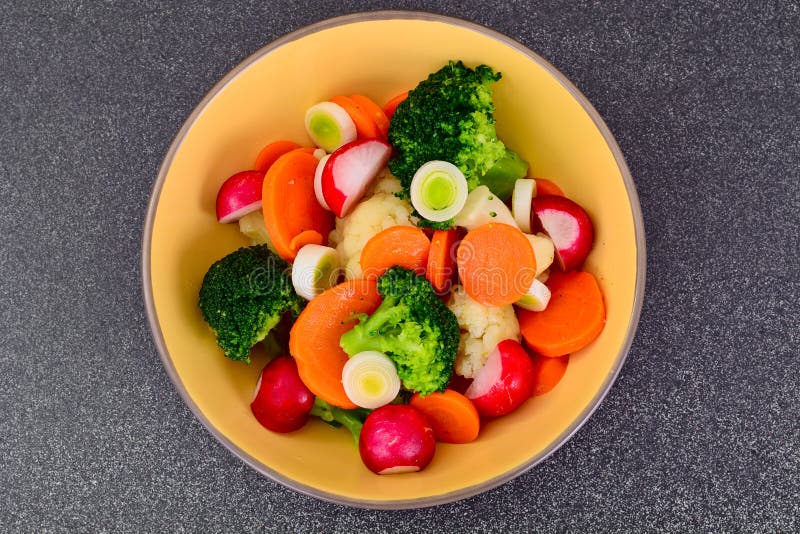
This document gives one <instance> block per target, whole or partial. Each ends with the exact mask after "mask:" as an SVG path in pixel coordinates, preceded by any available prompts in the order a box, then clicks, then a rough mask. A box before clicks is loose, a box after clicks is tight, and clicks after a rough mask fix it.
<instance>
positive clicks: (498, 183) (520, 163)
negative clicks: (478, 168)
mask: <svg viewBox="0 0 800 534" xmlns="http://www.w3.org/2000/svg"><path fill="white" fill-rule="evenodd" d="M526 174H528V162H527V161H525V160H524V159H522V157H521V156H520V155H519V154H517V153H516V152H514V151H513V150H511V149H510V148H506V153H505V156H503V157H502V158H500V159H499V160H498V161H497V162H496V163H495V164H494V165H493V166H492V168H490V169H489V170H488V171H487V172H486V174H484V175H483V176H482V177H481V180H480V183H481V185H485V186H486V187H488V188H489V189H490V190H491V191H492V193H494V194H495V195H497V196H498V197H500V199H501V200H502V201H504V202H505V201H506V200H508V199H509V198H511V193H512V192H513V191H514V183H515V182H516V181H517V180H518V179H520V178H524V177H525V175H526Z"/></svg>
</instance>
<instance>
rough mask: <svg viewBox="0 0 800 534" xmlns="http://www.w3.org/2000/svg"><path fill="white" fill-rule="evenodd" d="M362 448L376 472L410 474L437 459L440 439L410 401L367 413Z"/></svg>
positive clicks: (360, 450)
mask: <svg viewBox="0 0 800 534" xmlns="http://www.w3.org/2000/svg"><path fill="white" fill-rule="evenodd" d="M358 451H359V453H360V454H361V460H362V461H363V462H364V465H366V466H367V468H368V469H369V470H370V471H372V472H373V473H378V474H379V475H390V474H395V473H410V472H413V471H420V470H422V469H425V467H426V466H427V465H428V464H429V463H430V461H431V460H432V459H433V454H434V452H436V438H435V437H434V435H433V428H432V427H431V425H430V424H429V423H428V421H427V420H426V419H425V416H424V415H422V413H420V412H419V411H418V410H417V409H415V408H412V407H411V406H408V405H407V404H387V405H386V406H381V407H380V408H378V409H377V410H375V411H374V412H372V413H370V414H369V415H368V416H367V419H366V421H364V426H363V427H362V429H361V436H360V437H359V440H358Z"/></svg>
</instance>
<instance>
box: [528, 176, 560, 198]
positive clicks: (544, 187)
mask: <svg viewBox="0 0 800 534" xmlns="http://www.w3.org/2000/svg"><path fill="white" fill-rule="evenodd" d="M534 180H536V196H537V197H540V196H542V195H556V196H559V197H565V196H566V195H565V194H564V191H562V190H561V188H560V187H558V185H556V183H555V182H551V181H550V180H548V179H546V178H534Z"/></svg>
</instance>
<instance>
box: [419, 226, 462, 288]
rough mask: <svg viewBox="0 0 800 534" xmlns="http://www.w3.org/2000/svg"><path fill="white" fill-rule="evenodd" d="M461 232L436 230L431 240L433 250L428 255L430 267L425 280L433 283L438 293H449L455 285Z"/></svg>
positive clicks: (426, 271)
mask: <svg viewBox="0 0 800 534" xmlns="http://www.w3.org/2000/svg"><path fill="white" fill-rule="evenodd" d="M459 239H460V232H459V231H458V230H456V229H455V228H454V229H452V230H436V231H435V232H434V233H433V238H432V239H431V248H430V252H429V253H428V265H427V267H426V269H425V278H427V279H428V282H430V283H431V285H432V286H433V288H434V289H435V290H436V291H437V293H447V292H448V291H450V287H451V286H452V285H453V278H454V275H455V274H456V250H457V249H458V241H459Z"/></svg>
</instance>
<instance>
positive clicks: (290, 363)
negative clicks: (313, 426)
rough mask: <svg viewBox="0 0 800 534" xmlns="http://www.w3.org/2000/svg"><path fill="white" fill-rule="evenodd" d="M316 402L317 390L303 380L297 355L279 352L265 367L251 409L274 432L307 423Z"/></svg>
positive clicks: (259, 378) (289, 429) (291, 429)
mask: <svg viewBox="0 0 800 534" xmlns="http://www.w3.org/2000/svg"><path fill="white" fill-rule="evenodd" d="M313 405H314V394H313V393H311V390H309V389H308V388H307V387H306V385H305V384H303V381H302V380H300V375H299V374H298V373H297V364H296V363H295V361H294V359H293V358H292V357H291V356H279V357H277V358H275V359H274V360H272V361H271V362H269V363H268V364H267V365H266V367H264V370H263V371H261V376H259V377H258V383H257V384H256V390H255V393H254V395H253V402H251V403H250V409H251V410H252V411H253V415H255V416H256V419H258V422H259V423H261V424H262V425H263V426H265V427H266V428H268V429H270V430H272V431H273V432H292V431H293V430H297V429H298V428H300V427H302V426H303V425H305V424H306V421H308V416H309V412H310V411H311V408H312V406H313Z"/></svg>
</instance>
